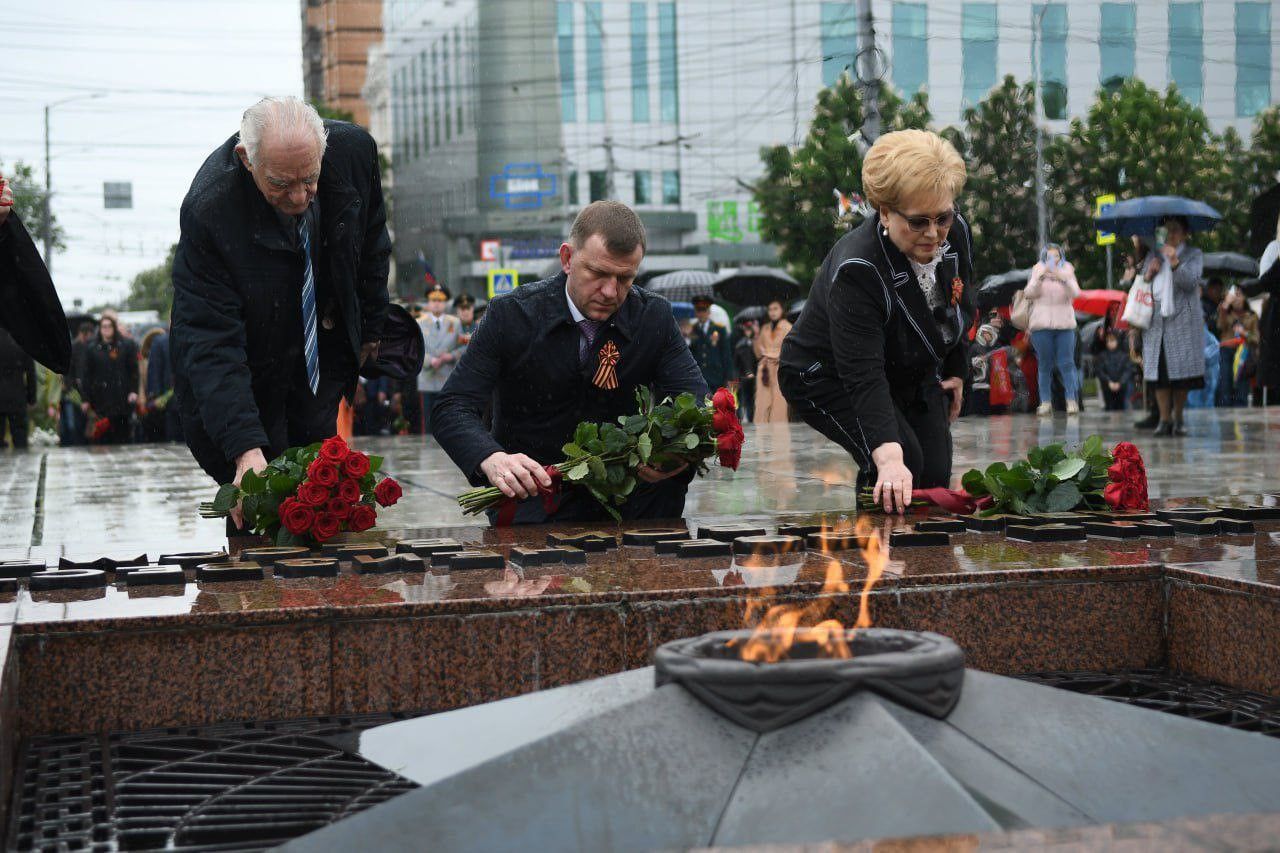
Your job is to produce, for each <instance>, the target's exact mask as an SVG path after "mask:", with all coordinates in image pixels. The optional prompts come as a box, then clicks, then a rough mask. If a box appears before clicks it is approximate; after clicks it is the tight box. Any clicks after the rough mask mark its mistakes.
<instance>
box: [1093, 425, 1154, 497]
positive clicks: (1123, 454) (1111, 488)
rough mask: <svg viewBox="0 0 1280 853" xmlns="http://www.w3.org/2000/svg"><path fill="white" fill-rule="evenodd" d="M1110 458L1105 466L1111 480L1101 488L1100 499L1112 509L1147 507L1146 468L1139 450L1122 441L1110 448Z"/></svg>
mask: <svg viewBox="0 0 1280 853" xmlns="http://www.w3.org/2000/svg"><path fill="white" fill-rule="evenodd" d="M1112 458H1113V459H1114V461H1113V462H1112V463H1111V466H1110V467H1108V468H1107V477H1108V478H1109V479H1110V480H1111V482H1110V483H1108V484H1107V486H1106V488H1104V489H1103V490H1102V499H1103V500H1105V501H1106V502H1107V504H1108V505H1109V506H1110V507H1112V508H1113V509H1119V510H1146V509H1148V508H1149V507H1150V500H1149V497H1148V494H1147V469H1146V465H1145V464H1144V463H1143V461H1142V453H1141V451H1139V450H1138V448H1137V447H1135V446H1134V445H1133V444H1132V443H1130V442H1127V441H1122V442H1120V443H1119V444H1117V445H1116V446H1115V449H1114V450H1112Z"/></svg>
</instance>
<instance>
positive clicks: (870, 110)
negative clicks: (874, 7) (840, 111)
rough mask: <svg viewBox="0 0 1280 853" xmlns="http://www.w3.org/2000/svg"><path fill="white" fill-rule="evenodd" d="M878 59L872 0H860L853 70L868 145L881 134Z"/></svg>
mask: <svg viewBox="0 0 1280 853" xmlns="http://www.w3.org/2000/svg"><path fill="white" fill-rule="evenodd" d="M878 60H879V50H878V48H877V47H876V26H875V18H874V17H873V16H872V14H871V0H858V55H857V56H856V57H855V59H854V71H855V75H856V77H857V80H858V85H859V87H860V88H861V89H862V138H863V139H865V140H866V141H867V144H868V145H871V144H873V143H874V142H875V141H876V139H878V138H879V137H880V77H881V63H880V62H879V61H878Z"/></svg>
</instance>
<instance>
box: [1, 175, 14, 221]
mask: <svg viewBox="0 0 1280 853" xmlns="http://www.w3.org/2000/svg"><path fill="white" fill-rule="evenodd" d="M12 208H13V187H11V186H9V182H8V181H7V180H5V177H4V175H0V225H3V224H4V221H5V220H6V219H8V218H9V211H10V210H11V209H12Z"/></svg>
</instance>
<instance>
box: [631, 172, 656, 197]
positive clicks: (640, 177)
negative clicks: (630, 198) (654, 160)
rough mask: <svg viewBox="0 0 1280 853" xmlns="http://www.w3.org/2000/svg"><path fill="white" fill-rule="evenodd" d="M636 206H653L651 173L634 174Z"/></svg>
mask: <svg viewBox="0 0 1280 853" xmlns="http://www.w3.org/2000/svg"><path fill="white" fill-rule="evenodd" d="M635 191H636V200H635V203H636V204H653V172H636V180H635Z"/></svg>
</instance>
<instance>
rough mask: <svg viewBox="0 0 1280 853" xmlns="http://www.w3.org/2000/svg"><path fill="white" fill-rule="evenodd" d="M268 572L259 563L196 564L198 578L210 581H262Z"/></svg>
mask: <svg viewBox="0 0 1280 853" xmlns="http://www.w3.org/2000/svg"><path fill="white" fill-rule="evenodd" d="M265 574H266V572H265V570H264V569H263V568H262V566H260V565H259V564H257V563H250V562H230V561H228V562H222V563H204V564H202V565H199V566H196V580H198V581H206V582H209V583H220V582H223V581H260V580H262V579H263V577H264V576H265Z"/></svg>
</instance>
